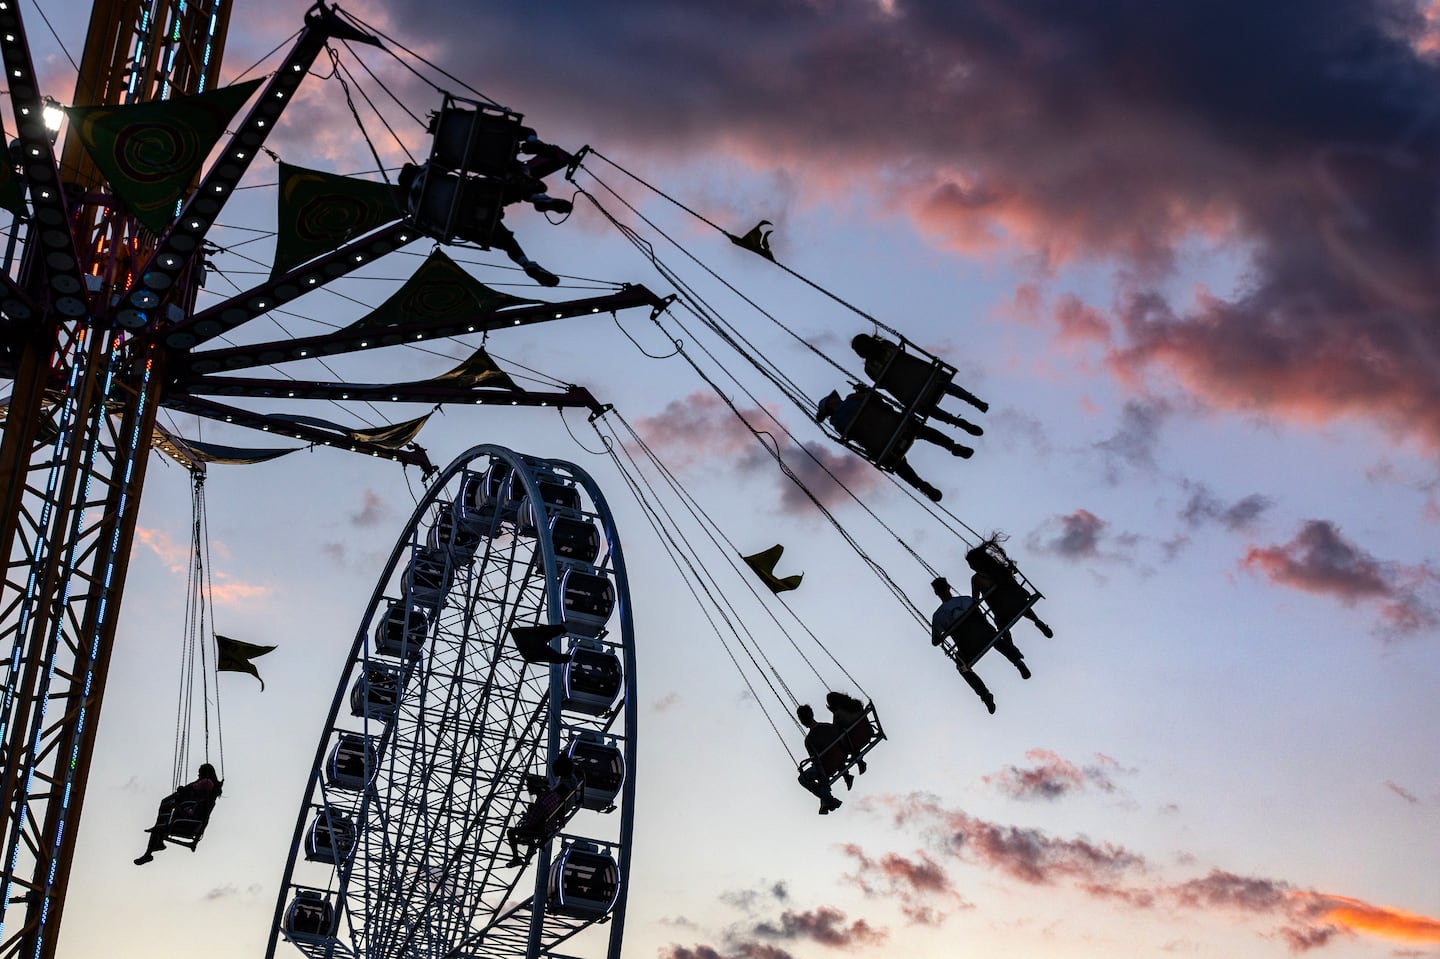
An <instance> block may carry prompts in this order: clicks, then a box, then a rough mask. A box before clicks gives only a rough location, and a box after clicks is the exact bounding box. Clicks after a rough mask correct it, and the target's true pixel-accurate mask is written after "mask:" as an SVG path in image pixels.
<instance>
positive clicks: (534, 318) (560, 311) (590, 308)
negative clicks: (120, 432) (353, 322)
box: [182, 284, 667, 374]
mask: <svg viewBox="0 0 1440 959" xmlns="http://www.w3.org/2000/svg"><path fill="white" fill-rule="evenodd" d="M666 302H667V301H666V300H665V299H664V298H663V297H659V296H656V295H655V294H654V293H652V292H650V291H649V290H648V289H646V288H645V287H643V286H638V285H636V286H631V285H628V284H627V285H626V286H624V287H623V288H621V289H620V290H618V291H616V292H614V293H607V294H605V295H603V296H592V297H586V298H584V299H580V300H569V301H566V302H564V303H536V304H533V305H529V306H516V307H509V308H507V309H503V310H488V311H486V312H483V313H476V314H473V315H471V316H469V317H466V318H464V319H458V320H457V319H453V318H449V317H447V318H444V319H440V320H429V321H421V322H416V323H400V324H396V325H394V326H379V327H370V328H366V329H358V330H356V329H346V330H338V331H336V332H334V333H326V334H324V335H321V336H310V337H304V338H301V339H293V340H274V341H271V342H268V343H256V344H252V345H249V346H235V347H229V348H227V349H223V350H205V351H203V352H200V353H192V354H191V355H190V356H189V357H188V358H186V359H185V360H183V361H182V362H187V363H188V364H189V368H190V370H191V371H193V372H195V373H201V374H204V373H213V372H218V371H220V370H244V369H253V368H254V367H257V366H269V365H271V364H273V363H284V362H288V361H290V360H303V359H311V358H314V357H317V356H334V355H336V354H340V353H353V352H356V351H359V350H367V349H372V348H374V347H379V346H399V345H400V344H402V343H407V344H408V343H422V342H424V341H426V340H434V339H439V338H441V337H448V336H463V335H464V334H466V333H480V332H491V331H495V330H504V329H510V328H511V327H516V326H532V325H534V324H536V323H548V322H549V321H551V320H559V319H564V318H566V317H573V316H585V315H588V314H591V313H612V312H614V311H616V310H623V309H628V308H630V307H635V306H649V307H650V308H651V309H663V308H664V305H665V304H666Z"/></svg>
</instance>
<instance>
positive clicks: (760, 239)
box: [725, 220, 775, 263]
mask: <svg viewBox="0 0 1440 959" xmlns="http://www.w3.org/2000/svg"><path fill="white" fill-rule="evenodd" d="M767 226H773V224H772V223H771V222H770V221H769V220H761V221H760V222H759V223H757V224H755V228H754V229H752V230H751V231H750V232H749V233H747V234H745V235H744V236H736V235H735V234H733V233H727V234H725V235H726V236H728V237H729V238H730V242H731V243H734V244H735V245H736V246H743V247H744V248H745V249H747V250H749V251H750V252H751V253H758V254H760V255H761V256H763V257H764V258H765V259H767V260H769V261H770V262H771V263H774V262H775V254H774V253H771V252H770V234H772V233H774V232H775V231H774V230H767V229H765V227H767Z"/></svg>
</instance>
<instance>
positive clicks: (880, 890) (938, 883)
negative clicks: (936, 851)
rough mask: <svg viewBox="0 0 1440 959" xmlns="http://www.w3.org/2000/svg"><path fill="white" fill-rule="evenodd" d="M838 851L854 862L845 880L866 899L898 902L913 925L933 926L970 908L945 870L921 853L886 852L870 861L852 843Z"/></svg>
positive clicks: (862, 851) (869, 858)
mask: <svg viewBox="0 0 1440 959" xmlns="http://www.w3.org/2000/svg"><path fill="white" fill-rule="evenodd" d="M840 848H841V851H842V852H844V853H845V854H846V855H847V856H849V857H850V858H852V859H854V860H855V864H856V870H855V872H854V873H851V874H847V875H846V876H845V878H846V879H847V880H848V881H849V882H851V883H853V884H854V885H856V886H858V887H859V888H860V890H861V891H862V892H864V893H865V895H866V896H868V897H877V898H884V899H888V900H891V901H894V902H897V903H898V904H899V906H900V911H901V912H902V913H903V914H904V915H905V917H906V918H907V919H909V920H910V921H911V922H912V923H915V924H917V925H927V926H936V925H939V924H940V923H942V922H944V921H945V918H946V917H947V916H948V915H949V910H948V909H944V910H942V909H941V905H945V906H948V907H949V908H953V909H966V908H971V905H970V903H969V902H967V901H966V900H965V898H964V897H963V896H962V895H960V893H959V891H958V890H957V889H956V888H955V887H954V886H953V885H952V883H951V880H950V876H949V874H948V873H947V872H946V871H945V868H944V867H943V866H941V865H940V864H939V863H937V862H936V861H935V860H934V859H932V858H931V857H930V856H929V855H928V854H927V853H925V852H924V851H920V852H917V853H916V854H915V855H914V856H913V857H907V856H902V855H899V854H898V853H885V854H883V855H881V856H880V857H878V858H871V857H870V856H868V855H866V854H865V852H864V850H863V849H861V848H860V846H858V845H856V844H855V843H847V844H845V845H844V846H841V847H840Z"/></svg>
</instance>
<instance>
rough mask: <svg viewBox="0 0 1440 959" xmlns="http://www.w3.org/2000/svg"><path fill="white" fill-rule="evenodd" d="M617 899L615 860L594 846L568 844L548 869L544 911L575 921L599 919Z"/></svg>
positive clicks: (618, 886)
mask: <svg viewBox="0 0 1440 959" xmlns="http://www.w3.org/2000/svg"><path fill="white" fill-rule="evenodd" d="M619 896H620V869H619V867H618V866H616V865H615V857H613V856H612V855H610V853H609V852H608V851H601V850H600V848H599V847H598V846H596V845H595V844H594V843H590V842H583V841H579V840H577V841H575V842H571V843H567V844H566V846H565V847H564V849H562V850H561V851H560V855H558V856H557V857H555V862H554V863H553V864H551V866H550V882H549V889H548V893H547V895H546V897H545V908H546V910H547V911H549V912H552V913H555V914H557V915H562V916H573V917H575V918H577V919H599V918H600V917H602V916H604V915H606V914H607V913H609V912H610V910H611V909H612V908H614V906H615V900H616V899H617V898H619Z"/></svg>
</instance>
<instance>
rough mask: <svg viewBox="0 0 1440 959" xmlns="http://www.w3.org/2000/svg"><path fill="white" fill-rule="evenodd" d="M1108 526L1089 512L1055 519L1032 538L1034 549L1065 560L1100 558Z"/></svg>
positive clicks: (1083, 510) (1080, 510) (1074, 513)
mask: <svg viewBox="0 0 1440 959" xmlns="http://www.w3.org/2000/svg"><path fill="white" fill-rule="evenodd" d="M1109 525H1110V524H1109V523H1107V522H1106V521H1105V520H1103V519H1101V518H1100V517H1098V516H1096V515H1095V514H1094V513H1092V512H1090V511H1089V510H1088V509H1077V510H1075V511H1074V512H1073V513H1070V514H1069V515H1068V516H1054V517H1051V518H1050V520H1049V521H1047V522H1046V524H1045V525H1044V526H1042V527H1041V529H1039V530H1037V531H1036V532H1035V533H1034V534H1032V535H1031V537H1030V546H1031V548H1033V549H1035V550H1037V551H1039V552H1043V553H1053V554H1055V555H1056V556H1062V557H1064V558H1066V559H1097V558H1099V556H1100V542H1101V540H1102V539H1103V538H1104V536H1105V530H1106V529H1107V528H1108V527H1109Z"/></svg>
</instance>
